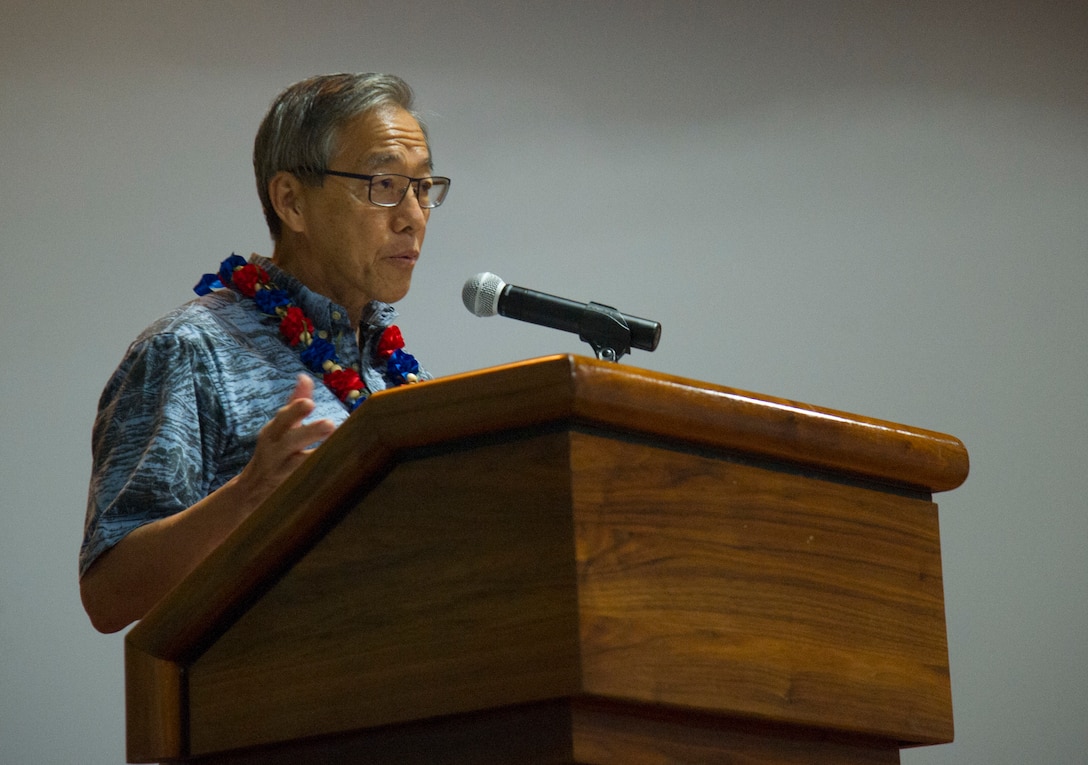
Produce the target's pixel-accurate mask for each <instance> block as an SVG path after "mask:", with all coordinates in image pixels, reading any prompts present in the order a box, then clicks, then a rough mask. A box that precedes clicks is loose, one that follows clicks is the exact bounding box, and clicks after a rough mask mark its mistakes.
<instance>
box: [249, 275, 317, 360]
mask: <svg viewBox="0 0 1088 765" xmlns="http://www.w3.org/2000/svg"><path fill="white" fill-rule="evenodd" d="M263 291H264V290H261V291H260V292H258V293H257V294H258V295H260V294H261V292H263ZM299 355H300V356H301V357H302V363H303V364H305V365H306V366H308V367H309V368H310V369H312V370H313V371H314V372H316V373H317V374H324V372H325V368H324V366H323V364H324V363H325V362H326V361H333V362H335V361H336V348H334V347H333V344H332V343H330V342H329V341H328V340H325V339H324V338H320V337H315V338H314V339H313V342H311V343H310V345H309V346H307V347H306V348H305V349H304V350H303V351H302V353H300V354H299Z"/></svg>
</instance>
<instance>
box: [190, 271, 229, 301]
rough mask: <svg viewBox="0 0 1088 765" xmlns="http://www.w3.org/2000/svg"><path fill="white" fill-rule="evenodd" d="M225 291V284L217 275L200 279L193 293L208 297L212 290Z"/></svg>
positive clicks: (206, 275) (204, 276) (207, 275)
mask: <svg viewBox="0 0 1088 765" xmlns="http://www.w3.org/2000/svg"><path fill="white" fill-rule="evenodd" d="M219 289H223V282H221V281H219V276H218V275H216V274H204V275H203V276H202V277H200V281H199V282H197V283H196V286H195V287H193V292H195V293H196V294H198V295H201V296H203V295H207V294H208V293H209V292H211V291H212V290H219Z"/></svg>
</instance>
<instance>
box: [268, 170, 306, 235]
mask: <svg viewBox="0 0 1088 765" xmlns="http://www.w3.org/2000/svg"><path fill="white" fill-rule="evenodd" d="M268 197H269V199H270V200H271V201H272V208H273V209H274V210H275V211H276V215H278V216H279V217H280V222H281V223H282V224H283V227H284V228H287V229H290V230H291V231H294V232H295V233H296V234H301V233H303V232H304V231H305V230H306V216H305V206H304V199H303V194H302V181H300V180H299V179H298V176H297V175H295V174H294V173H289V172H287V171H286V170H281V171H279V172H278V173H276V174H275V175H274V176H272V180H270V181H269V182H268Z"/></svg>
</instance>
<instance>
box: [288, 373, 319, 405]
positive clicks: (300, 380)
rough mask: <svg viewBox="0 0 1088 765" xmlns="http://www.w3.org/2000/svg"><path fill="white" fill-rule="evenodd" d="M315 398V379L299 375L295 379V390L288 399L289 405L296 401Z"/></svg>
mask: <svg viewBox="0 0 1088 765" xmlns="http://www.w3.org/2000/svg"><path fill="white" fill-rule="evenodd" d="M313 396H314V378H312V377H310V376H309V375H305V374H299V376H298V377H297V378H296V379H295V389H294V390H293V391H291V395H290V396H289V397H288V399H287V401H288V403H290V402H292V401H296V400H297V399H300V398H313Z"/></svg>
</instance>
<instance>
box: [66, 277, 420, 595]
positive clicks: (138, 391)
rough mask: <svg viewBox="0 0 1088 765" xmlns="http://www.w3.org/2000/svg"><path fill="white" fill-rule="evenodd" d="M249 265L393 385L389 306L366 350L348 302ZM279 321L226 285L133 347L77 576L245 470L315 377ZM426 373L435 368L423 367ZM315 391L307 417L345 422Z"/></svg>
mask: <svg viewBox="0 0 1088 765" xmlns="http://www.w3.org/2000/svg"><path fill="white" fill-rule="evenodd" d="M252 262H254V263H257V264H258V265H259V266H261V267H262V268H264V269H265V270H266V271H267V272H268V274H269V276H270V277H271V279H272V281H273V282H275V283H276V285H277V286H278V287H280V288H282V289H284V290H286V291H287V292H288V293H289V294H290V296H291V298H292V299H293V300H294V301H295V302H296V303H297V304H298V306H299V307H300V308H301V309H302V311H303V313H305V314H306V315H307V316H308V317H309V318H310V320H311V321H313V323H314V327H315V330H316V331H317V333H318V334H319V336H322V337H325V339H327V340H328V341H329V342H331V343H333V344H334V345H335V347H336V352H337V355H338V356H339V358H340V363H341V364H342V365H344V366H351V367H353V368H354V369H356V370H357V371H358V372H359V374H360V376H362V378H363V380H364V382H365V383H366V386H367V388H368V389H369V390H370V391H376V390H382V389H384V388H386V387H388V386H389V385H390V384H391V383H390V382H389V381H387V380H386V379H385V378H384V377H383V375H382V372H381V371H380V370H378V369H375V368H374V367H373V366H372V365H371V364H370V362H369V360H370V359H371V358H373V357H374V355H373V351H374V346H375V345H376V343H377V342H378V339H379V337H380V336H381V332H382V330H383V329H384V328H385V327H387V326H389V325H390V324H392V323H393V321H394V319H395V318H396V315H397V314H396V311H395V310H394V309H393V307H392V306H390V305H387V304H385V303H378V302H374V303H371V304H369V305H368V306H367V307H366V310H365V311H364V316H363V322H362V326H361V328H360V333H361V334H360V338H361V342H362V345H363V349H362V352H361V353H360V349H359V344H358V343H357V342H356V336H355V327H354V326H353V325H352V324H351V321H350V319H349V318H348V316H347V311H346V310H345V309H344V308H343V307H342V306H339V305H337V304H336V303H333V302H332V301H331V300H329V299H328V298H326V297H324V296H322V295H319V294H317V293H316V292H313V291H312V290H310V289H308V288H307V287H305V286H303V285H302V283H301V282H299V281H298V280H297V279H295V278H294V277H292V276H291V275H290V274H288V273H287V272H285V271H283V270H281V269H279V268H277V267H276V266H274V265H272V262H271V261H269V260H267V259H266V258H261V257H259V256H253V258H252ZM278 327H279V322H278V320H277V319H276V318H274V317H271V316H267V315H265V314H262V313H261V312H260V311H259V310H258V308H257V306H256V304H255V303H254V301H253V300H252V299H250V298H246V297H243V296H241V295H239V294H238V293H236V292H234V291H233V290H221V291H218V292H213V293H211V294H209V295H205V296H204V297H201V298H197V299H196V300H193V301H191V302H189V303H186V304H185V305H183V306H181V307H179V308H177V309H175V310H174V311H172V312H171V313H169V314H167V315H166V316H164V317H163V318H161V319H159V320H158V321H157V322H155V323H154V324H152V325H151V326H150V327H148V328H147V329H146V330H144V332H143V333H142V334H141V335H140V336H139V337H138V338H137V339H136V341H135V342H134V343H133V344H132V345H131V346H130V347H129V349H128V352H127V353H126V354H125V357H124V359H123V360H122V361H121V364H120V366H118V368H117V370H116V371H115V372H114V374H113V376H112V377H111V378H110V381H109V382H108V383H107V385H106V388H105V390H103V392H102V397H101V399H100V400H99V404H98V416H97V418H96V419H95V424H94V430H93V435H92V443H91V445H92V455H93V462H92V471H91V484H90V491H89V493H88V499H87V518H86V524H85V526H84V534H83V546H82V548H81V549H80V555H79V573H80V576H82V575H83V574H84V573H85V572H86V571H87V569H88V568H89V567H90V565H91V564H92V563H93V562H94V561H95V560H96V559H97V558H98V556H100V555H101V554H102V553H104V552H105V551H106V550H108V549H110V548H111V547H113V545H115V544H117V542H119V541H120V540H121V539H122V538H123V537H124V536H125V535H126V534H128V533H129V532H131V531H132V530H134V529H136V528H138V527H140V526H143V525H144V524H147V523H151V522H153V521H156V520H159V519H161V518H165V517H167V516H170V515H173V514H174V513H177V512H180V511H182V510H185V509H186V508H188V507H190V506H192V505H193V504H195V503H196V502H198V501H199V500H201V499H203V498H204V497H206V496H207V495H208V494H210V493H211V492H213V491H215V490H216V489H218V488H219V487H220V486H222V485H223V484H225V483H226V482H227V481H229V480H230V479H231V478H233V477H234V476H236V475H237V474H238V473H240V472H241V471H242V468H243V467H245V465H246V463H248V462H249V460H250V458H251V457H252V456H253V449H254V447H255V446H256V442H257V433H258V432H259V431H260V429H261V428H262V427H263V426H264V425H265V423H267V422H268V421H269V420H270V419H272V417H273V416H274V415H275V413H276V411H277V410H278V409H280V407H282V406H283V405H284V404H285V403H287V399H288V397H289V396H290V394H291V391H292V390H293V389H294V387H295V383H296V380H297V377H298V375H299V374H310V373H309V371H308V370H307V368H306V366H305V364H304V363H303V362H302V359H301V358H300V357H299V352H298V350H297V349H295V348H292V347H291V346H289V345H288V344H287V343H286V342H285V341H284V340H283V338H282V337H281V336H280V334H279V329H278ZM322 333H324V334H322ZM364 360H365V361H364ZM421 377H423V378H425V379H426V378H428V377H429V375H427V374H426V373H425V372H422V370H421ZM313 398H314V402H315V404H316V409H315V410H314V412H313V413H312V414H311V415H310V417H309V418H308V421H309V420H313V419H319V418H328V419H330V420H332V421H333V422H335V423H336V424H337V425H339V424H340V423H342V422H343V421H344V420H345V419H347V417H348V409H347V407H346V406H345V405H344V404H343V403H341V402H340V400H339V399H338V398H337V397H336V395H335V394H333V392H332V391H330V390H329V389H328V388H327V387H325V385H323V384H322V383H321V382H320V381H317V382H316V384H315V386H314V395H313Z"/></svg>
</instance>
